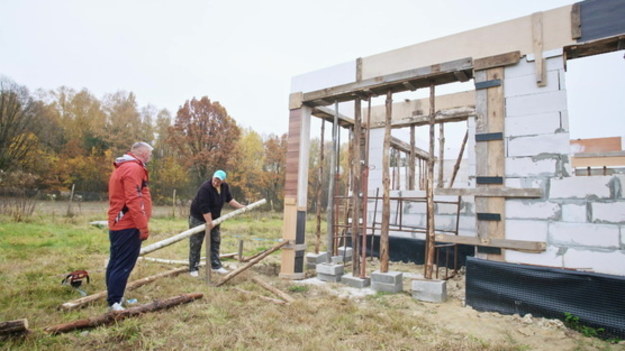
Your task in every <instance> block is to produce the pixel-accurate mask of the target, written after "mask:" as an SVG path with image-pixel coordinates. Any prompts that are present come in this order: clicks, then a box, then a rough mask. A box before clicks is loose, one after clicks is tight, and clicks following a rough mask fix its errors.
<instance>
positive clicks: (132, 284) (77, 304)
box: [59, 267, 189, 310]
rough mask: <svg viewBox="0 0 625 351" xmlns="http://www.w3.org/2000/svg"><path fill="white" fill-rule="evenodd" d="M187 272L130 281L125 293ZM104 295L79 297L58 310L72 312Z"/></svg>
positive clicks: (169, 273) (174, 270)
mask: <svg viewBox="0 0 625 351" xmlns="http://www.w3.org/2000/svg"><path fill="white" fill-rule="evenodd" d="M188 271H189V268H188V267H181V268H176V269H172V270H170V271H167V272H163V273H159V274H155V275H151V276H149V277H145V278H142V279H139V280H135V281H132V282H130V283H128V285H126V291H129V290H133V289H136V288H138V287H140V286H142V285H146V284H149V283H151V282H153V281H155V280H156V279H159V278H163V277H169V276H175V275H178V274H180V273H183V272H188ZM106 295H107V292H106V290H104V291H100V292H98V293H95V294H92V295H89V296H85V297H81V298H80V299H76V300H72V301H68V302H66V303H64V304H62V305H61V306H59V309H62V310H72V309H74V308H77V307H80V306H84V305H86V304H88V303H89V302H93V301H96V300H99V299H101V298H104V297H106Z"/></svg>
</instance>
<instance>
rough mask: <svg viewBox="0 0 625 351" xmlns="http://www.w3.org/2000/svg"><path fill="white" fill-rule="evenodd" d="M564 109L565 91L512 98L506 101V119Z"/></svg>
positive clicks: (565, 106) (565, 107)
mask: <svg viewBox="0 0 625 351" xmlns="http://www.w3.org/2000/svg"><path fill="white" fill-rule="evenodd" d="M566 109H567V105H566V91H562V90H558V91H552V92H547V93H542V94H532V95H521V96H512V97H509V98H507V99H506V117H514V116H523V115H537V114H541V113H547V112H553V111H564V110H566Z"/></svg>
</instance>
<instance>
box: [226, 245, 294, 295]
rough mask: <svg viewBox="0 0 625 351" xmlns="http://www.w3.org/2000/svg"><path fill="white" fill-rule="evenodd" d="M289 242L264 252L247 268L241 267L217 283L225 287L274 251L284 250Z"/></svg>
mask: <svg viewBox="0 0 625 351" xmlns="http://www.w3.org/2000/svg"><path fill="white" fill-rule="evenodd" d="M288 243H289V241H288V240H285V241H283V242H281V243H279V244H278V245H276V246H274V247H272V248H271V249H269V250H266V251H264V252H263V253H262V254H261V255H259V256H258V257H256V258H254V259H253V260H250V261H249V262H248V263H247V264H246V265H245V266H242V267H239V268H237V269H235V270H234V271H232V272H230V273H228V274H226V276H225V277H224V279H222V281H220V282H219V283H217V286H222V285H224V284H225V283H226V282H227V281H228V280H230V279H232V278H234V277H236V276H237V275H239V274H240V273H241V272H243V271H245V270H247V269H248V268H250V267H252V266H253V265H255V264H257V263H258V262H260V261H261V260H262V259H263V258H265V257H267V256H269V255H270V254H271V253H273V252H274V251H278V250H279V249H280V248H282V246H285V245H286V244H288Z"/></svg>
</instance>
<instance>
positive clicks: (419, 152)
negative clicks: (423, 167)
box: [391, 136, 430, 160]
mask: <svg viewBox="0 0 625 351" xmlns="http://www.w3.org/2000/svg"><path fill="white" fill-rule="evenodd" d="M391 147H393V148H395V149H398V150H399V151H402V152H405V153H407V154H409V153H410V151H411V147H410V144H408V143H406V142H405V141H402V140H401V139H399V138H396V137H394V136H391ZM414 152H415V155H416V156H417V157H418V158H422V159H424V160H427V159H429V158H430V155H429V154H428V152H427V151H425V150H423V149H421V148H418V147H416V146H415V147H414Z"/></svg>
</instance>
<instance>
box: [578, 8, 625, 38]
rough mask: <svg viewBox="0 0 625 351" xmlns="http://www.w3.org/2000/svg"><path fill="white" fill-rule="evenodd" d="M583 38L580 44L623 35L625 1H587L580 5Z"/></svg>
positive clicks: (624, 30)
mask: <svg viewBox="0 0 625 351" xmlns="http://www.w3.org/2000/svg"><path fill="white" fill-rule="evenodd" d="M580 20H581V24H582V37H581V38H579V40H578V42H584V41H589V40H594V39H600V38H605V37H611V36H614V35H623V34H624V33H625V1H623V0H586V1H582V2H581V3H580Z"/></svg>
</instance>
